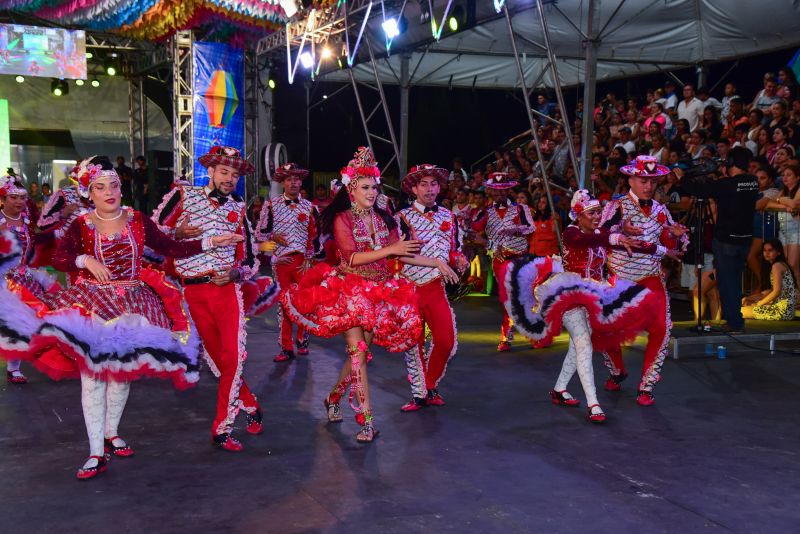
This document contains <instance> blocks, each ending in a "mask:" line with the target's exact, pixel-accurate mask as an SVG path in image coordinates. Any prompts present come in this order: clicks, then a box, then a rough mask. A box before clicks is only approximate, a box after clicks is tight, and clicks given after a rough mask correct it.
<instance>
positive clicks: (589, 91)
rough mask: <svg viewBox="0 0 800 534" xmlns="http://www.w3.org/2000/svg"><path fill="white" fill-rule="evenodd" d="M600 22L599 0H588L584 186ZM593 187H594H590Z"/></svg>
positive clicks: (587, 173) (589, 166) (589, 170)
mask: <svg viewBox="0 0 800 534" xmlns="http://www.w3.org/2000/svg"><path fill="white" fill-rule="evenodd" d="M599 24H600V0H589V21H588V28H587V32H586V35H587V38H586V40H585V41H584V46H585V47H586V62H585V63H584V77H585V81H584V84H583V123H582V125H583V132H581V142H582V149H581V167H580V169H581V172H580V175H579V176H580V182H579V183H580V186H581V187H585V184H586V183H587V181H591V176H590V175H591V173H592V150H591V147H592V145H593V144H594V143H593V142H592V136H593V135H594V99H595V91H596V90H597V47H598V46H599V45H600V42H599V41H598V37H599V33H598V26H599ZM592 188H593V189H594V187H592Z"/></svg>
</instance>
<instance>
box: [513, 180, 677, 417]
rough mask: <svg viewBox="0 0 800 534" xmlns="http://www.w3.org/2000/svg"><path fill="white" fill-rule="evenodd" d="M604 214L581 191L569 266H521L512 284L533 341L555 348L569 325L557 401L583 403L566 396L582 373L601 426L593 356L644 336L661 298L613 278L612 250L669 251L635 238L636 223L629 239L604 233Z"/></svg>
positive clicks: (518, 315)
mask: <svg viewBox="0 0 800 534" xmlns="http://www.w3.org/2000/svg"><path fill="white" fill-rule="evenodd" d="M600 208H601V206H600V202H598V201H597V200H596V199H594V198H592V197H591V196H590V195H589V193H588V191H586V190H585V189H581V190H579V191H576V192H575V194H574V195H573V198H572V210H571V212H570V218H571V219H572V220H573V221H575V222H574V223H573V224H571V225H570V226H568V227H567V229H566V230H565V231H564V235H563V240H564V259H563V267H562V265H561V264H560V263H559V262H558V261H555V262H554V261H553V260H552V259H551V258H550V257H547V258H538V259H536V260H534V261H530V259H528V260H517V261H515V262H514V264H512V267H511V268H510V270H509V275H508V279H507V289H508V292H509V295H510V296H511V298H510V299H509V303H508V311H509V314H510V315H511V316H512V318H513V319H514V322H515V325H516V327H517V329H519V330H520V331H521V332H522V333H523V334H524V335H525V336H527V337H529V338H531V339H535V340H537V341H540V342H542V341H544V342H550V341H552V338H553V336H555V335H558V334H559V333H560V332H561V327H562V326H563V327H564V328H565V329H566V330H567V332H568V333H569V348H568V350H567V356H566V358H565V359H564V364H563V366H562V368H561V373H560V375H559V377H558V380H557V381H556V384H555V387H554V388H553V389H552V390H551V391H550V398H551V400H552V402H553V404H557V405H563V406H572V407H574V406H578V405H580V401H579V400H578V399H576V398H574V397H573V396H572V395H570V394H569V393H568V392H567V390H566V388H567V384H568V383H569V381H570V379H571V378H572V377H573V376H574V375H575V372H576V371H577V373H578V377H579V378H580V381H581V385H582V386H583V390H584V394H585V395H586V402H587V404H588V413H587V417H588V419H589V420H590V421H591V422H593V423H602V422H603V421H605V419H606V416H605V414H604V413H603V410H602V408H600V405H599V403H598V401H597V394H596V391H595V384H594V371H593V368H592V352H593V350H604V349H605V348H606V347H608V346H613V345H615V344H619V343H621V342H624V341H628V340H630V339H633V338H634V337H636V335H637V334H638V333H639V332H641V331H642V330H646V329H647V328H648V327H649V326H650V325H651V323H652V320H653V319H652V318H653V317H655V316H656V314H655V313H654V310H655V309H656V306H657V305H658V298H657V295H655V294H654V293H653V292H651V291H650V290H649V289H647V288H646V287H644V286H641V285H637V284H634V283H632V282H629V281H626V280H615V279H614V277H613V276H611V277H609V276H608V275H607V272H606V269H605V264H606V256H607V250H609V249H611V248H615V249H623V250H628V251H629V252H630V251H632V250H635V251H637V252H643V253H645V254H652V253H655V252H656V250H657V248H661V249H662V251H661V253H662V254H663V253H665V252H666V250H665V248H664V247H663V246H661V245H656V244H653V243H645V242H643V241H640V240H639V239H636V238H635V237H633V234H637V233H639V232H638V231H637V229H636V228H634V227H633V226H631V225H629V224H625V225H624V231H625V234H623V233H610V232H609V231H608V230H606V229H599V228H598V225H599V223H600V211H601V210H600ZM626 234H629V235H626ZM670 253H671V254H674V253H673V252H670Z"/></svg>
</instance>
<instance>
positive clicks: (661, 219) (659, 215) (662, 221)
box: [656, 211, 667, 224]
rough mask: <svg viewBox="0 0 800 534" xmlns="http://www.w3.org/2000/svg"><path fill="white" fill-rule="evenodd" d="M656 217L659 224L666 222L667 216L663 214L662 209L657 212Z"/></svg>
mask: <svg viewBox="0 0 800 534" xmlns="http://www.w3.org/2000/svg"><path fill="white" fill-rule="evenodd" d="M656 219H657V220H658V222H660V223H661V224H664V223H666V222H667V216H666V215H664V212H663V211H662V212H660V213H659V214H658V217H656Z"/></svg>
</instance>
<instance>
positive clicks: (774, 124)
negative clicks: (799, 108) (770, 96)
mask: <svg viewBox="0 0 800 534" xmlns="http://www.w3.org/2000/svg"><path fill="white" fill-rule="evenodd" d="M769 109H770V113H771V115H772V120H770V121H769V124H768V125H767V126H769V127H770V128H778V127H779V126H786V125H787V124H788V123H789V116H788V111H789V109H788V107H787V106H786V101H785V100H778V101H777V102H773V103H772V106H770V108H769Z"/></svg>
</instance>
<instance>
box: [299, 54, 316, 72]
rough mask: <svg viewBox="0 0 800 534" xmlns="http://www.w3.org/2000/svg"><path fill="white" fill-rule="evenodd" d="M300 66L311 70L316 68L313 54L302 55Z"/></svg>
mask: <svg viewBox="0 0 800 534" xmlns="http://www.w3.org/2000/svg"><path fill="white" fill-rule="evenodd" d="M300 64H301V65H303V68H304V69H310V68H311V67H313V66H314V56H312V55H311V52H303V53H302V54H300Z"/></svg>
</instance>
